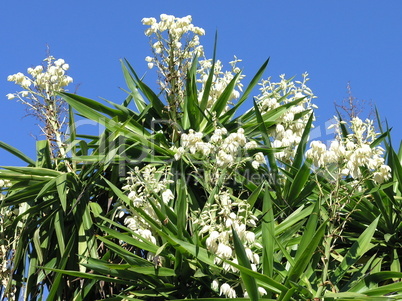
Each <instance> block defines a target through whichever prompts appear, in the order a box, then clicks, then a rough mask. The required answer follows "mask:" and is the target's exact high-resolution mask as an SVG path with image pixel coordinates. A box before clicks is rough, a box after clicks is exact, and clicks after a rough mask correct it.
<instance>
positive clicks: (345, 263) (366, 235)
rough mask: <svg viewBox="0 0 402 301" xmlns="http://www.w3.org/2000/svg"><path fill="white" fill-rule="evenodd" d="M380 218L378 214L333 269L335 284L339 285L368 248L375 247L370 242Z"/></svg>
mask: <svg viewBox="0 0 402 301" xmlns="http://www.w3.org/2000/svg"><path fill="white" fill-rule="evenodd" d="M379 219H380V216H378V217H377V218H376V219H375V220H374V221H373V222H372V223H371V224H370V226H368V227H367V229H366V230H364V232H363V233H362V234H361V235H360V236H359V238H358V239H357V240H356V242H355V243H354V244H353V245H352V247H351V248H350V249H349V250H348V252H347V253H346V254H345V256H344V258H343V260H342V262H341V264H340V265H338V267H337V268H336V269H335V270H334V271H333V274H332V276H331V282H332V283H333V284H334V285H337V284H338V282H339V281H340V280H341V279H342V277H343V276H344V275H345V273H346V272H347V271H348V270H349V269H350V267H351V266H352V265H354V264H355V263H356V262H357V261H358V260H359V258H361V257H362V256H363V255H364V254H365V253H366V252H367V251H368V250H370V249H371V248H372V247H373V245H372V244H371V243H370V242H371V239H372V238H373V235H374V232H375V231H376V228H377V224H378V221H379Z"/></svg>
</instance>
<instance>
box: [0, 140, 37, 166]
mask: <svg viewBox="0 0 402 301" xmlns="http://www.w3.org/2000/svg"><path fill="white" fill-rule="evenodd" d="M0 147H1V148H2V149H4V150H6V151H8V152H9V153H10V154H13V155H14V156H16V157H18V158H20V159H21V160H22V161H25V162H26V163H28V164H29V165H31V166H35V161H34V160H32V159H31V158H29V157H28V156H27V155H25V154H24V153H23V152H21V151H20V150H18V149H16V148H15V147H12V146H11V145H9V144H7V143H5V142H2V141H0Z"/></svg>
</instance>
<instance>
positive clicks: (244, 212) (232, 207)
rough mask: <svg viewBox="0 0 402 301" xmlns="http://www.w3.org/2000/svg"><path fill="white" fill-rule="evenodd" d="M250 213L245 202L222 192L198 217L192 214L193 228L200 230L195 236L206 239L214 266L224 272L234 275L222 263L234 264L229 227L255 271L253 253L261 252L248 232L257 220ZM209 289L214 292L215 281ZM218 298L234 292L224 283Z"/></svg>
mask: <svg viewBox="0 0 402 301" xmlns="http://www.w3.org/2000/svg"><path fill="white" fill-rule="evenodd" d="M250 209H251V208H250V205H249V204H248V203H247V201H246V200H242V199H239V198H235V197H234V196H233V194H232V193H231V192H230V191H228V190H227V189H226V188H223V189H222V190H221V191H220V193H219V194H218V195H216V196H215V202H214V203H213V204H210V205H206V206H205V208H204V209H203V211H202V212H201V213H197V212H195V213H194V214H195V215H196V216H197V215H198V216H197V217H196V218H195V219H194V225H198V226H199V227H200V228H201V230H200V232H199V235H203V236H204V235H205V236H207V239H206V241H205V243H206V247H207V250H208V251H210V252H211V253H212V254H215V255H216V257H215V259H214V262H215V264H218V265H222V267H223V269H224V270H225V271H231V272H235V273H236V272H238V270H237V269H236V268H235V267H233V266H232V265H230V264H229V263H227V262H226V261H225V260H227V261H232V262H233V263H236V264H238V260H237V258H236V254H235V251H234V246H233V234H232V227H233V229H234V230H235V231H236V233H237V235H238V236H239V238H240V240H241V241H242V243H243V245H244V247H245V251H246V255H247V258H248V259H249V260H250V264H251V267H252V269H253V270H254V271H256V270H257V265H258V264H259V262H260V257H259V255H258V254H257V253H255V252H254V251H253V249H255V248H261V245H260V244H259V243H258V242H257V241H256V239H255V233H254V232H253V231H250V230H248V229H250V228H251V229H252V228H255V227H256V221H257V217H256V216H254V215H253V213H252V212H251V210H250ZM214 285H215V287H214ZM212 286H213V287H212V288H213V289H215V290H217V289H218V286H219V281H218V279H215V281H214V282H213V283H212ZM220 294H221V295H222V294H223V295H225V296H226V297H228V298H234V297H235V296H236V292H235V291H234V289H233V288H232V287H231V286H230V285H229V284H228V283H223V284H222V285H221V286H220Z"/></svg>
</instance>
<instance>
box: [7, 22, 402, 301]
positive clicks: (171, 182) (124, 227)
mask: <svg viewBox="0 0 402 301" xmlns="http://www.w3.org/2000/svg"><path fill="white" fill-rule="evenodd" d="M142 22H143V24H145V25H148V26H150V27H149V28H148V29H147V30H146V32H145V33H146V35H147V36H149V37H150V39H151V41H152V43H151V45H152V51H153V56H152V57H151V56H149V57H147V58H146V61H147V63H148V66H149V67H150V68H156V69H157V72H158V78H159V88H160V89H159V91H153V89H151V88H150V87H149V86H148V85H146V84H145V82H144V81H143V79H141V78H140V77H139V76H138V75H137V73H136V72H135V70H134V68H133V67H132V66H131V65H130V64H129V62H127V61H126V60H122V70H123V74H124V78H125V80H126V83H127V87H128V91H127V93H128V96H127V98H126V99H125V100H124V101H122V102H121V103H113V102H107V103H106V104H105V103H101V102H98V101H94V100H91V99H88V98H85V97H81V96H78V95H75V94H69V93H66V91H64V90H57V91H55V94H54V95H55V96H57V97H61V99H63V100H64V101H65V102H66V103H67V104H68V105H69V107H70V114H69V126H70V130H69V132H70V134H69V136H68V138H66V140H60V139H59V138H57V137H61V136H60V135H59V136H56V140H57V141H58V142H59V143H56V144H51V141H44V142H39V143H38V157H37V159H36V161H34V160H32V159H30V158H27V157H26V156H25V155H23V154H22V153H20V152H19V151H17V150H15V149H13V148H12V147H10V146H8V145H6V144H2V147H3V148H6V149H8V150H9V151H10V152H12V153H14V154H15V155H17V156H19V157H20V158H22V159H23V160H25V161H26V162H27V165H28V166H27V167H20V168H16V167H6V168H4V169H3V170H1V171H0V176H1V179H4V180H7V181H9V182H4V186H5V187H4V192H5V193H6V194H5V197H4V199H3V200H2V210H3V211H2V217H3V220H4V223H2V227H3V229H4V231H3V237H2V239H3V242H6V241H7V242H9V241H12V242H13V243H14V246H15V251H16V252H15V254H14V253H11V252H10V251H8V252H7V250H6V253H4V254H8V255H6V256H12V257H11V259H12V264H11V265H10V266H9V267H8V268H7V269H6V270H7V273H8V274H7V275H8V277H10V281H9V282H8V283H9V284H8V289H9V290H8V292H11V291H12V289H13V288H14V289H15V290H16V291H15V294H16V295H21V294H24V295H25V298H29V299H31V300H35V299H41V298H43V297H46V298H47V299H49V300H70V299H73V300H95V299H107V300H181V299H188V300H192V299H203V300H215V299H219V298H225V297H226V298H235V299H238V300H258V299H271V300H306V299H316V300H317V299H319V300H320V299H328V300H329V299H331V300H332V299H338V300H343V299H356V300H369V299H370V298H371V299H372V298H376V299H379V300H394V299H398V298H400V291H401V289H402V285H400V282H398V279H399V278H402V274H401V273H400V266H398V265H399V261H398V260H397V259H396V258H397V253H398V251H395V250H396V249H393V250H392V253H391V254H393V256H394V257H393V259H392V260H389V259H384V257H383V254H384V253H378V250H379V247H380V246H381V242H379V240H378V235H379V233H382V231H384V230H383V229H384V227H387V226H384V225H383V224H382V219H385V220H386V219H388V218H389V217H387V216H386V215H385V212H388V211H389V210H390V209H387V208H388V206H387V205H386V204H387V203H392V204H395V201H396V200H398V199H399V198H400V196H399V194H400V189H399V188H400V187H399V185H400V184H398V182H397V181H395V183H392V182H391V181H392V180H398V181H399V179H400V176H399V174H400V172H399V171H398V170H400V156H399V157H398V155H396V154H395V153H389V155H388V162H387V163H388V165H385V161H384V160H383V159H382V158H383V157H382V155H381V154H380V152H379V150H378V149H377V148H376V147H377V145H378V143H379V141H380V139H382V138H383V137H380V139H376V140H374V141H372V143H371V146H370V145H369V146H368V148H367V147H366V144H367V143H366V142H367V141H366V140H364V141H363V140H362V141H360V140H359V136H358V133H360V132H361V131H359V130H358V129H359V128H358V126H357V125H358V124H360V126H363V125H362V123H359V121H357V120H356V121H355V124H352V127H351V130H350V131H351V134H349V132H348V129H347V127H346V125H345V124H343V123H342V122H339V135H338V136H337V138H336V139H335V140H334V142H333V143H332V144H331V146H330V147H329V148H328V149H327V147H326V146H324V145H323V144H322V143H319V142H313V143H311V146H310V148H308V139H309V138H308V136H309V132H310V129H311V127H312V124H313V122H314V114H313V109H314V108H315V105H314V104H313V103H312V101H313V99H314V94H313V93H312V91H311V90H310V89H309V88H308V86H307V81H308V76H307V74H305V75H303V79H302V80H301V81H295V80H294V79H293V78H291V79H286V78H285V76H281V78H280V80H279V82H274V81H272V80H270V79H269V80H261V78H262V76H263V73H264V71H265V69H266V67H267V64H268V60H267V61H266V62H265V63H263V65H262V67H261V68H260V69H259V70H258V71H257V73H256V75H255V76H254V77H253V78H252V79H251V80H250V83H249V85H248V86H247V87H245V88H244V87H243V84H242V82H243V78H244V75H243V74H242V72H241V70H240V69H239V68H238V67H237V64H238V63H239V62H240V60H238V59H237V58H235V60H234V61H233V62H231V63H230V64H231V69H230V70H229V71H224V69H223V66H222V63H221V62H220V61H219V60H217V59H216V57H215V51H214V54H213V58H212V59H206V58H205V55H204V50H203V48H202V46H201V45H200V42H199V39H200V36H202V35H203V34H204V33H205V32H204V30H203V29H201V28H199V27H195V26H194V25H193V24H192V23H191V17H190V16H187V17H184V18H175V17H174V16H169V15H164V14H163V15H161V20H160V21H159V22H158V21H157V20H156V19H154V18H145V19H143V21H142ZM215 47H216V43H215ZM60 66H63V64H60ZM18 80H20V79H18ZM23 82H24V79H21V80H20V82H18V83H23ZM257 84H259V85H260V90H259V92H258V93H259V95H257V96H255V97H254V98H253V99H252V97H251V96H252V95H253V94H254V93H255V87H256V86H257ZM24 85H25V86H26V84H24ZM23 96H24V95H22V94H21V97H23ZM247 100H248V103H251V105H250V106H249V109H248V110H245V109H243V107H244V105H245V104H246V101H247ZM73 111H75V112H76V113H77V114H78V115H79V116H81V117H82V118H87V119H90V120H93V121H95V122H98V123H99V124H101V125H102V126H104V128H105V130H104V132H103V133H102V134H101V135H100V136H99V137H98V136H90V135H85V133H78V132H77V129H76V128H75V126H74V125H75V123H74V114H73ZM365 126H366V129H367V128H368V126H367V125H365ZM56 129H57V127H56ZM342 134H343V137H344V138H342ZM348 135H349V136H348ZM353 135H354V136H353ZM372 136H373V135H372ZM372 136H370V137H372ZM49 137H53V136H49ZM348 139H349V140H350V141H349V140H348ZM353 139H354V140H353ZM352 140H353V141H352ZM359 141H360V142H359ZM351 142H353V145H352V144H351ZM358 142H359V143H358ZM52 145H53V148H52ZM52 150H53V151H52ZM363 150H364V151H365V152H363ZM362 152H363V153H364V154H365V157H363V159H364V160H366V161H367V162H369V163H370V162H371V163H370V164H369V163H367V162H366V161H364V160H363V159H362V158H361V157H359V159H360V161H359V160H357V159H356V158H355V156H354V155H355V154H360V153H362ZM52 154H53V155H52ZM54 154H56V155H54ZM373 158H375V160H376V161H375V162H376V163H375V164H374V163H373V162H372V161H370V160H372V159H373ZM396 161H397V162H399V169H398V163H395V162H396ZM349 163H350V164H352V165H350V164H349ZM366 163H367V164H366ZM389 166H391V168H392V173H391V172H390V167H389ZM395 166H396V167H395ZM392 189H393V190H392ZM373 199H374V200H375V202H376V204H377V208H379V209H378V210H379V211H378V214H376V212H377V211H374V210H371V209H370V208H373V206H372V205H371V207H370V204H371V203H370V202H371V201H372V200H373ZM382 199H384V204H385V205H384V204H382ZM381 205H384V208H385V209H384V210H383V209H382V207H380V206H381ZM377 208H376V209H375V210H377ZM15 210H18V212H17V211H15ZM370 210H371V211H370ZM387 210H388V211H387ZM369 211H370V212H369ZM9 212H13V213H12V214H10V213H9ZM366 212H367V213H366ZM368 212H369V215H368ZM7 214H8V215H7ZM373 214H374V215H373ZM392 223H393V225H396V224H395V223H397V216H394V217H393V218H392ZM356 229H359V230H356ZM390 229H391V228H389V229H387V230H386V231H390ZM353 231H354V232H353ZM387 233H388V232H387ZM392 239H393V238H391V237H388V236H387V238H386V239H385V241H393V240H392ZM4 245H5V244H4ZM9 245H10V244H9ZM388 246H391V247H393V246H394V245H392V244H389V245H388ZM2 251H3V250H2ZM3 258H4V257H3ZM9 258H10V257H9ZM3 260H4V259H3ZM385 262H387V263H385ZM27 263H28V264H27ZM389 263H390V264H389Z"/></svg>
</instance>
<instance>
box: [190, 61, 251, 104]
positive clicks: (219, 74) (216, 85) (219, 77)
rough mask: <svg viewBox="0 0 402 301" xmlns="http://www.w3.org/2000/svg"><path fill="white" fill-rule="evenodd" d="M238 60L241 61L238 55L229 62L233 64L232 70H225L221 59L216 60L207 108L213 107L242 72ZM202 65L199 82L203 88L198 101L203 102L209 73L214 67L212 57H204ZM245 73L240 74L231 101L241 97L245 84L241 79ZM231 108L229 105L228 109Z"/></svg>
mask: <svg viewBox="0 0 402 301" xmlns="http://www.w3.org/2000/svg"><path fill="white" fill-rule="evenodd" d="M238 62H241V60H240V59H238V58H237V57H236V56H235V57H234V60H233V61H231V62H229V64H230V65H231V66H232V69H231V70H230V71H223V65H222V62H221V61H220V60H217V61H216V62H215V66H214V70H213V72H214V73H213V77H212V85H211V88H210V91H209V94H208V102H207V108H206V109H207V110H209V109H211V108H212V106H213V105H214V104H215V102H216V101H217V100H218V99H219V97H220V96H221V95H222V93H223V91H224V90H225V89H226V87H227V86H228V84H229V83H230V82H231V81H232V79H233V78H234V77H235V75H236V74H238V73H240V68H239V67H237V66H236V64H237V63H238ZM199 63H200V67H199V68H198V69H197V73H198V78H197V82H198V83H200V84H201V88H200V90H199V91H198V101H199V102H201V99H202V96H203V94H204V91H205V85H206V83H207V80H208V76H209V73H210V72H211V68H212V59H204V60H200V61H199ZM244 77H245V76H244V75H242V74H241V75H240V76H239V78H238V80H237V83H236V88H237V89H233V91H232V94H231V95H230V99H229V101H233V100H235V99H238V98H239V97H240V92H242V91H243V90H242V88H243V84H242V83H241V80H242V79H243V78H244ZM228 109H229V106H227V107H226V110H228Z"/></svg>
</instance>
